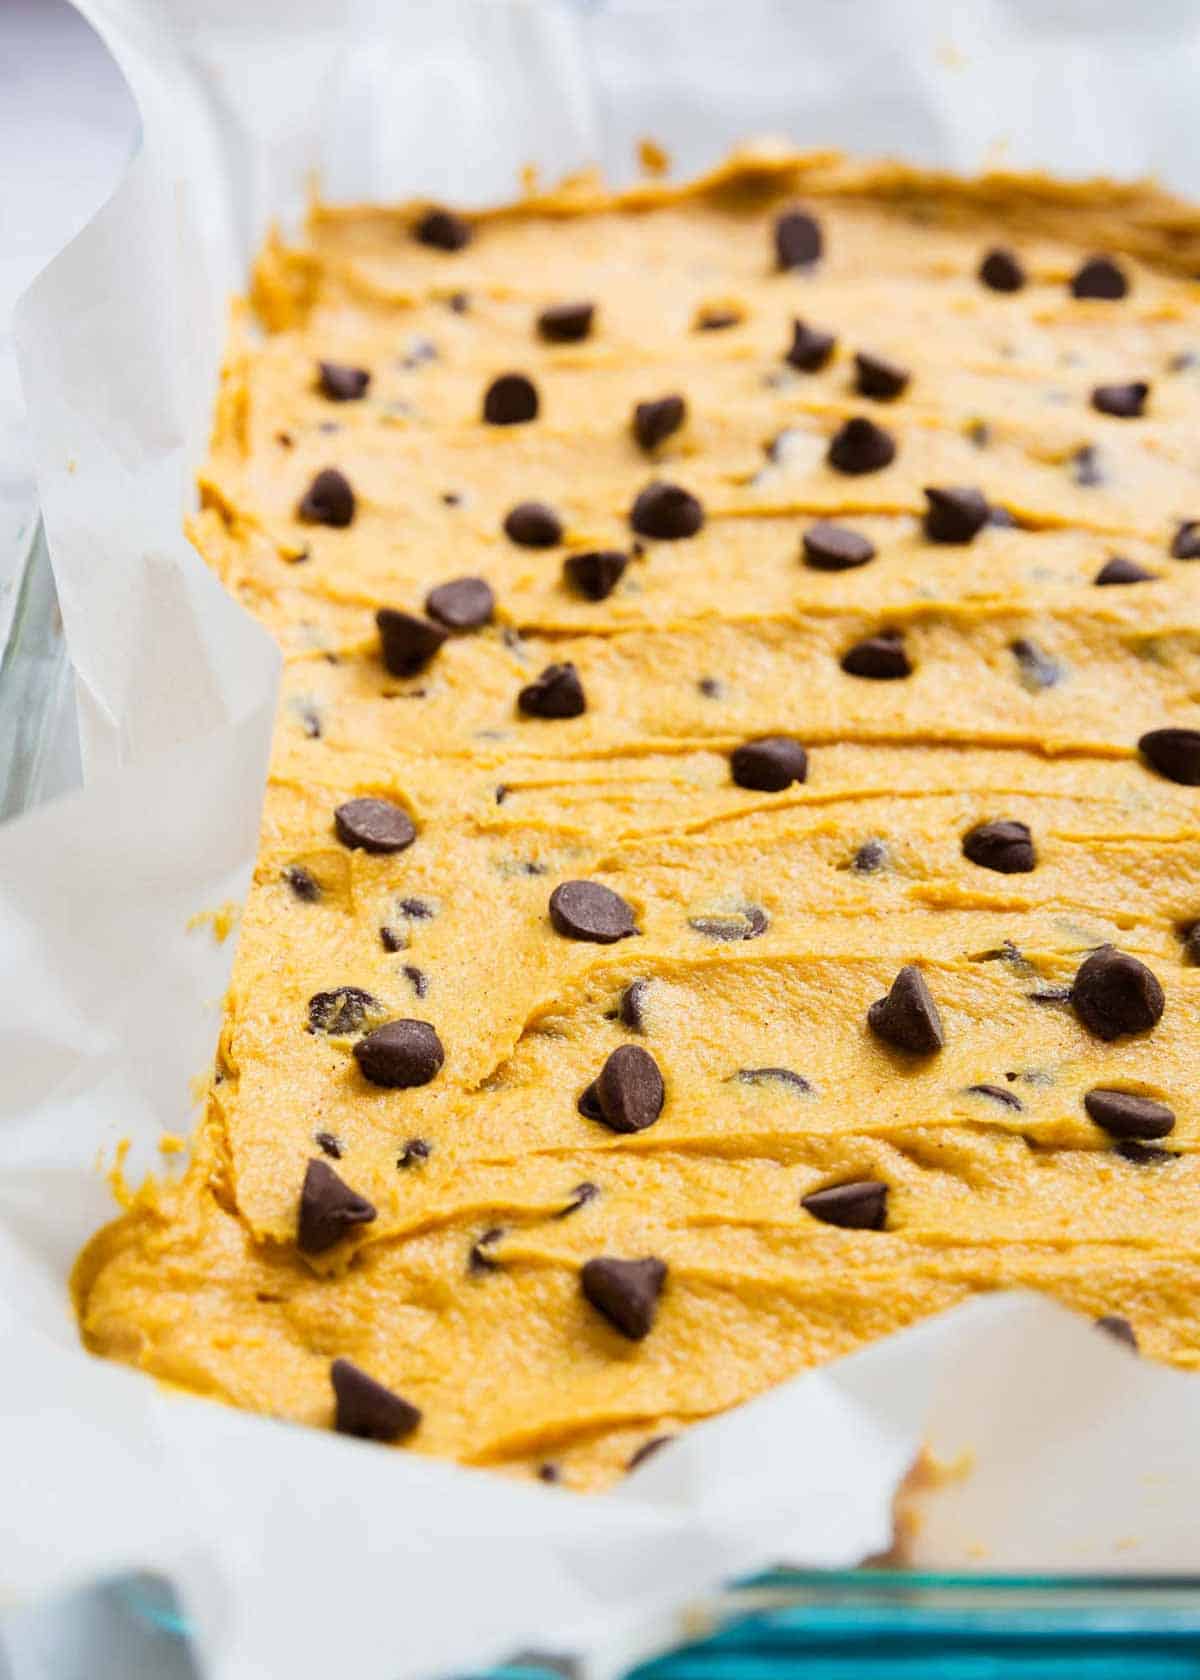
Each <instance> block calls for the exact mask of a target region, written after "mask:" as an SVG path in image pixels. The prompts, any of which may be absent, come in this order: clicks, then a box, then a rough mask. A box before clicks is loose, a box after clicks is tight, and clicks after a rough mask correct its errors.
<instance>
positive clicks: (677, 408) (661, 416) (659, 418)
mask: <svg viewBox="0 0 1200 1680" xmlns="http://www.w3.org/2000/svg"><path fill="white" fill-rule="evenodd" d="M686 419H687V403H686V402H685V401H684V399H683V398H682V397H681V396H679V395H678V394H677V393H672V394H671V395H670V396H667V397H656V398H655V399H654V400H653V401H651V402H640V403H638V405H637V407H636V408H635V409H634V411H633V421H632V425H633V435H634V438H635V439H636V440H637V444H638V448H639V449H644V450H646V452H647V453H649V452H650V450H652V449H656V448H657V447H658V445H659V444H660V443H662V442H663V441H664V439H666V438H669V437H670V436H671V434H672V432H677V431H678V430H679V428H680V426H682V425H683V423H684V421H685V420H686Z"/></svg>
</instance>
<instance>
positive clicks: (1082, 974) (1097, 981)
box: [1071, 945, 1163, 1041]
mask: <svg viewBox="0 0 1200 1680" xmlns="http://www.w3.org/2000/svg"><path fill="white" fill-rule="evenodd" d="M1071 1003H1072V1005H1073V1007H1074V1009H1075V1013H1076V1014H1077V1015H1078V1016H1079V1019H1080V1020H1081V1021H1082V1022H1083V1025H1084V1026H1085V1027H1086V1028H1087V1030H1088V1032H1090V1033H1092V1034H1094V1035H1095V1037H1096V1038H1103V1039H1105V1040H1108V1041H1111V1040H1112V1039H1114V1038H1119V1037H1120V1036H1121V1034H1122V1033H1140V1032H1148V1031H1149V1029H1150V1028H1151V1027H1154V1026H1157V1024H1158V1022H1159V1021H1160V1019H1161V1018H1162V1012H1163V990H1162V987H1161V986H1160V985H1159V983H1158V981H1157V979H1156V978H1155V976H1154V975H1153V974H1151V972H1150V970H1149V969H1148V968H1147V967H1146V965H1145V963H1143V962H1139V961H1138V959H1137V958H1136V957H1131V956H1130V955H1129V954H1128V953H1127V952H1125V951H1118V950H1117V949H1116V947H1115V946H1113V945H1101V947H1100V949H1099V950H1098V951H1093V952H1092V954H1091V956H1090V957H1088V958H1087V959H1086V960H1085V961H1084V962H1082V963H1081V964H1080V966H1079V970H1078V972H1077V973H1076V975H1075V984H1074V985H1073V986H1072V987H1071Z"/></svg>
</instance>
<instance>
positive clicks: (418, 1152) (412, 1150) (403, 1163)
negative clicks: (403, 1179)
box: [396, 1138, 433, 1171]
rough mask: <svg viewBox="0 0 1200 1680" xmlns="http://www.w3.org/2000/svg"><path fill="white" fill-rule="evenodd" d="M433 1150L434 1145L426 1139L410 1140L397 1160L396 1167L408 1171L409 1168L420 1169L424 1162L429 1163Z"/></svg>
mask: <svg viewBox="0 0 1200 1680" xmlns="http://www.w3.org/2000/svg"><path fill="white" fill-rule="evenodd" d="M432 1150H433V1146H432V1144H429V1143H427V1142H426V1140H425V1139H424V1138H409V1140H408V1142H407V1143H406V1144H405V1145H404V1148H403V1149H402V1150H401V1151H400V1154H399V1156H398V1157H397V1159H396V1165H397V1166H398V1167H400V1168H402V1169H404V1170H406V1171H407V1169H408V1168H409V1167H419V1166H420V1165H421V1163H422V1162H423V1161H428V1159H429V1157H430V1155H431V1153H432Z"/></svg>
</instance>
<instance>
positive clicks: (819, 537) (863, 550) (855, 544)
mask: <svg viewBox="0 0 1200 1680" xmlns="http://www.w3.org/2000/svg"><path fill="white" fill-rule="evenodd" d="M802 540H803V543H804V563H805V565H806V566H812V567H813V568H814V569H815V570H816V571H818V572H847V571H849V570H850V569H851V568H852V567H854V566H865V565H866V563H867V561H868V560H873V559H874V558H875V544H874V543H873V542H871V540H870V538H868V537H864V536H863V535H862V533H861V532H860V531H852V530H851V529H850V528H849V526H847V525H834V524H831V523H830V522H829V521H828V520H825V519H822V520H820V521H818V523H817V524H816V525H810V526H809V528H808V530H807V531H805V533H804V537H803V539H802Z"/></svg>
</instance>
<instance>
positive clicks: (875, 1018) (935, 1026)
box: [867, 963, 946, 1056]
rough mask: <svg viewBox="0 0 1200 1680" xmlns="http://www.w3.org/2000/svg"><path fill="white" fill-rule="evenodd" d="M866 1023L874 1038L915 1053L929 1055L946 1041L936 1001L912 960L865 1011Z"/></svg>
mask: <svg viewBox="0 0 1200 1680" xmlns="http://www.w3.org/2000/svg"><path fill="white" fill-rule="evenodd" d="M867 1025H868V1026H869V1027H870V1029H871V1031H872V1032H873V1033H874V1034H875V1036H876V1038H882V1039H884V1040H885V1041H886V1042H887V1043H888V1044H894V1045H896V1047H897V1048H898V1049H900V1050H908V1051H911V1052H912V1053H913V1054H914V1055H917V1056H929V1055H932V1054H933V1052H934V1051H935V1050H940V1049H941V1048H942V1046H943V1045H944V1044H945V1042H946V1035H945V1032H944V1031H943V1029H942V1018H941V1016H940V1015H939V1014H938V1007H937V1004H936V1003H934V1001H933V997H932V994H931V993H930V990H929V987H928V986H927V985H926V983H925V976H924V975H923V974H922V973H921V970H920V969H919V968H917V967H916V966H915V964H913V963H906V964H905V966H904V967H903V968H902V969H901V970H900V972H899V974H897V976H896V978H895V979H894V980H893V981H892V988H891V990H890V991H889V992H888V994H887V996H886V997H881V998H878V999H877V1000H876V1001H875V1002H874V1003H873V1004H872V1005H871V1007H870V1008H869V1009H868V1010H867Z"/></svg>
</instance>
